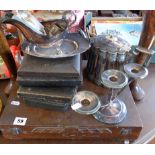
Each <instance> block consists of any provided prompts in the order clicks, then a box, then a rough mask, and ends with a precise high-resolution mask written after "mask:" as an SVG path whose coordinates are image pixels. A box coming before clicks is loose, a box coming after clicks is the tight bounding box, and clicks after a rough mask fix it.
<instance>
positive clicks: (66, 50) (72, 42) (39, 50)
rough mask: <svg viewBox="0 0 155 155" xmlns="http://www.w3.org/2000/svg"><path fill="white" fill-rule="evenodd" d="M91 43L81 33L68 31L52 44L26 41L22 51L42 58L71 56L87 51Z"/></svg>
mask: <svg viewBox="0 0 155 155" xmlns="http://www.w3.org/2000/svg"><path fill="white" fill-rule="evenodd" d="M89 48H90V44H89V42H88V40H87V39H85V38H83V37H82V36H81V35H80V34H79V33H66V35H65V36H64V37H63V38H60V39H59V40H57V41H55V42H53V43H50V44H45V45H44V44H43V45H38V44H32V43H30V42H27V41H24V43H23V44H22V51H23V52H24V53H26V54H29V55H32V56H35V57H41V58H63V57H71V56H74V55H77V54H80V53H83V52H85V51H87V50H88V49H89Z"/></svg>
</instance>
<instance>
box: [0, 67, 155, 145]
mask: <svg viewBox="0 0 155 155" xmlns="http://www.w3.org/2000/svg"><path fill="white" fill-rule="evenodd" d="M139 83H140V85H141V86H142V88H143V89H144V90H145V92H146V96H145V98H144V99H143V100H142V101H140V102H137V103H136V105H137V109H138V111H139V114H140V117H141V119H142V122H143V125H144V127H143V129H142V132H141V134H140V136H139V138H138V139H137V140H136V141H135V143H150V144H155V64H151V65H150V66H149V76H148V77H147V78H146V79H143V80H141V81H140V82H139ZM0 143H51V142H50V141H49V140H43V141H36V140H18V141H14V140H7V139H4V138H2V135H0Z"/></svg>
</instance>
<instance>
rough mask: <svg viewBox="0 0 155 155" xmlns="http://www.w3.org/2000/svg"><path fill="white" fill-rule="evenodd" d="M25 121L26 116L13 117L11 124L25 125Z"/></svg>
mask: <svg viewBox="0 0 155 155" xmlns="http://www.w3.org/2000/svg"><path fill="white" fill-rule="evenodd" d="M26 121H27V118H23V117H15V119H14V122H13V125H21V126H25V124H26Z"/></svg>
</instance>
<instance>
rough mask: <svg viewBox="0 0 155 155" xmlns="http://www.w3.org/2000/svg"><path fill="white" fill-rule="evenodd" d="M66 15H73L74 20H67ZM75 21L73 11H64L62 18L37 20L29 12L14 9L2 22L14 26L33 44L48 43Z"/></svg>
mask: <svg viewBox="0 0 155 155" xmlns="http://www.w3.org/2000/svg"><path fill="white" fill-rule="evenodd" d="M67 15H73V16H74V20H73V21H72V22H69V20H68V19H67ZM75 21H76V15H75V14H74V13H73V11H65V12H64V14H63V15H62V19H55V20H49V21H44V22H39V21H38V20H37V19H36V18H35V17H34V16H33V15H31V13H30V12H28V11H24V10H18V11H16V14H15V15H13V16H12V17H8V18H5V19H4V20H3V23H6V24H7V23H8V24H12V25H14V26H16V27H17V28H18V29H19V30H20V31H21V32H22V34H23V35H24V37H25V39H26V40H27V41H28V42H31V43H34V44H48V43H51V42H53V41H54V40H56V39H57V38H59V37H62V36H63V35H64V33H65V31H66V29H67V28H69V27H70V26H71V25H72V24H74V22H75Z"/></svg>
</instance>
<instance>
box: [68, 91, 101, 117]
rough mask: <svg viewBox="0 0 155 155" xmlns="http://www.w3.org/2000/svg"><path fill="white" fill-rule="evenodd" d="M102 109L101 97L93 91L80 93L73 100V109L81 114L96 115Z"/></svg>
mask: <svg viewBox="0 0 155 155" xmlns="http://www.w3.org/2000/svg"><path fill="white" fill-rule="evenodd" d="M100 107H101V101H100V99H99V97H98V96H97V95H96V94H95V93H93V92H91V91H80V92H78V93H77V94H76V95H75V96H74V97H73V99H72V104H71V108H72V109H73V110H74V111H76V112H78V113H80V114H86V115H89V114H94V113H95V112H97V111H98V110H99V108H100Z"/></svg>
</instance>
